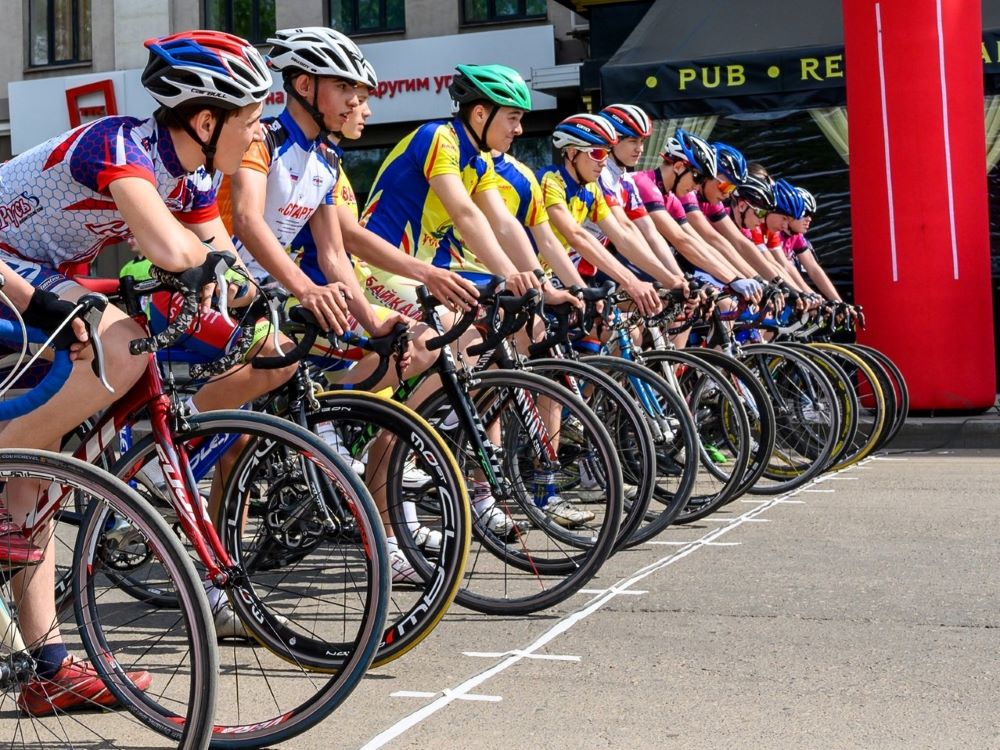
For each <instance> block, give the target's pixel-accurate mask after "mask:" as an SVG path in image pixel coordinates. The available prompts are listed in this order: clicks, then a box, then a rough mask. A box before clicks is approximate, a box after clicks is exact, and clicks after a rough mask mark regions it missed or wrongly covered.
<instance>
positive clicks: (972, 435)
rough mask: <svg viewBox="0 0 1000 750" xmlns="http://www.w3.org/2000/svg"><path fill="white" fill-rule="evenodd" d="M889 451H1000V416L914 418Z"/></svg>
mask: <svg viewBox="0 0 1000 750" xmlns="http://www.w3.org/2000/svg"><path fill="white" fill-rule="evenodd" d="M884 448H887V449H889V450H900V449H902V450H935V449H945V448H979V449H988V448H995V449H996V448H1000V416H998V415H996V414H989V415H979V416H975V417H923V418H920V417H917V418H914V417H911V418H909V419H907V420H906V423H905V424H904V425H903V426H902V427H901V428H900V430H899V433H898V434H897V435H896V437H895V438H893V440H892V442H891V443H889V444H888V445H886V446H884Z"/></svg>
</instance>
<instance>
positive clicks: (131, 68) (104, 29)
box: [0, 0, 587, 163]
mask: <svg viewBox="0 0 1000 750" xmlns="http://www.w3.org/2000/svg"><path fill="white" fill-rule="evenodd" d="M0 7H2V8H3V12H4V17H5V20H6V22H7V23H6V24H5V25H6V27H7V29H8V34H9V39H8V43H6V44H4V45H2V46H0V159H5V158H9V157H10V156H11V155H12V154H16V153H20V152H21V151H24V150H25V149H27V148H30V147H31V146H33V145H35V144H36V143H38V142H40V141H42V140H44V139H45V138H48V137H51V136H52V135H56V134H58V133H60V132H62V131H63V130H66V129H68V128H69V127H71V126H73V125H74V124H76V123H79V122H81V121H86V120H87V119H92V118H94V117H97V116H101V115H103V114H108V113H118V114H126V113H127V114H136V115H145V114H147V113H148V112H151V111H152V109H153V102H152V99H150V98H149V97H148V96H147V95H146V94H145V92H143V91H142V89H141V86H138V74H139V71H140V70H141V68H142V66H143V65H144V64H145V61H146V50H145V49H144V48H143V44H142V43H143V40H145V39H147V38H148V37H150V36H156V35H163V34H169V33H174V32H177V31H181V30H184V29H192V28H213V29H222V30H226V31H231V32H233V33H236V34H239V35H241V36H244V37H247V38H249V39H250V40H251V41H254V42H255V43H260V44H262V45H263V44H264V41H265V40H266V38H267V37H268V36H269V35H270V34H271V33H272V32H273V31H274V30H275V29H276V28H287V27H294V26H310V25H330V26H332V27H334V28H337V29H339V30H342V31H344V32H345V33H347V34H349V35H350V36H352V37H353V38H354V39H356V41H357V42H358V43H359V44H361V45H362V47H363V48H364V49H365V52H366V54H367V55H368V56H369V57H370V58H371V59H372V60H373V62H374V63H375V65H376V69H377V71H378V72H379V76H380V79H381V81H382V84H381V86H380V89H379V92H378V97H377V99H376V100H375V101H374V102H373V105H374V106H373V109H374V110H375V116H374V118H373V120H372V122H371V126H370V127H369V128H368V131H367V132H366V137H365V144H364V146H365V148H364V149H362V153H361V154H359V158H360V159H361V160H362V161H364V162H365V163H367V162H374V161H376V160H377V159H379V158H380V152H384V149H385V148H386V147H388V146H390V145H392V143H394V142H395V141H396V140H398V138H399V137H400V136H402V135H403V134H405V133H406V132H408V130H409V129H411V128H412V127H413V126H414V125H415V124H416V123H418V122H421V121H424V120H427V119H432V118H434V117H444V116H447V115H448V108H447V94H446V88H447V80H448V76H449V75H450V71H451V70H452V69H453V68H454V66H455V65H456V64H458V63H486V62H505V63H507V64H510V65H512V66H513V67H516V68H517V69H518V70H519V71H520V72H521V73H522V75H524V76H525V78H526V79H527V80H528V81H529V83H530V84H531V85H532V88H533V89H534V90H535V91H536V92H538V96H537V97H536V99H537V101H536V105H537V106H538V111H537V112H536V113H534V114H533V116H532V117H530V118H529V119H528V120H527V122H526V130H527V135H528V137H529V139H530V138H531V136H532V135H539V134H542V133H544V131H545V130H546V128H548V129H551V124H552V123H553V122H554V121H556V120H557V119H558V117H559V115H560V114H569V113H570V112H571V111H573V110H575V109H577V108H578V107H579V106H580V104H581V103H580V101H579V67H580V66H579V63H580V62H581V61H582V60H583V59H585V58H586V56H587V47H586V42H585V35H586V33H587V24H586V22H585V21H584V20H583V19H582V18H581V17H580V16H579V15H577V14H576V13H575V12H574V11H573V10H571V9H569V8H567V7H565V6H563V5H559V4H557V3H555V2H549V1H548V0H103V1H101V2H96V1H95V0H58V1H57V0H2V2H0ZM18 31H20V34H18ZM283 101H284V96H283V92H282V91H281V90H280V84H279V85H276V86H275V89H274V91H273V94H272V97H271V98H270V99H269V102H268V110H269V111H274V112H276V111H277V110H279V109H280V107H281V104H282V103H283ZM526 143H528V144H530V140H529V141H527V142H526Z"/></svg>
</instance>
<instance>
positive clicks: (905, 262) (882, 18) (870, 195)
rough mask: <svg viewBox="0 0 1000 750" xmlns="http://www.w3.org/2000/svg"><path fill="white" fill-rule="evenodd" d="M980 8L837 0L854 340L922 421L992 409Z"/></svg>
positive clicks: (945, 2) (954, 2)
mask: <svg viewBox="0 0 1000 750" xmlns="http://www.w3.org/2000/svg"><path fill="white" fill-rule="evenodd" d="M980 2H981V0H908V1H907V2H902V1H901V0H880V1H876V0H843V8H844V42H845V50H844V57H845V62H846V68H847V111H848V116H849V118H850V136H849V137H850V162H851V224H852V227H853V233H854V242H853V245H854V284H855V286H854V288H855V298H856V300H857V301H858V302H859V303H861V304H862V305H864V308H865V314H866V316H867V319H868V329H867V330H866V331H865V332H863V333H862V334H861V340H862V341H863V342H865V343H868V344H871V345H873V346H876V347H878V348H879V349H881V350H883V351H884V352H885V353H886V354H888V355H889V356H890V357H892V359H893V360H895V361H896V362H897V364H898V365H899V366H900V368H901V369H902V371H903V373H904V375H905V376H906V379H907V382H908V383H909V386H910V390H911V396H912V403H911V406H912V408H914V409H918V410H965V411H971V410H981V409H984V408H986V407H989V406H992V404H993V403H994V400H995V398H996V373H995V367H994V352H993V306H992V300H991V289H990V247H989V217H988V208H987V191H986V174H985V164H986V150H985V132H984V131H985V126H984V121H983V67H982V66H983V63H982V57H981V44H982V8H981V6H980Z"/></svg>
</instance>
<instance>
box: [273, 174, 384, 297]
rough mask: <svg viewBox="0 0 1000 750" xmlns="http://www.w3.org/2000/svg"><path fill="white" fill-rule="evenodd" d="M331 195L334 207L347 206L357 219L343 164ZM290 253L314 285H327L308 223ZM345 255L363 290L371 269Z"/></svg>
mask: <svg viewBox="0 0 1000 750" xmlns="http://www.w3.org/2000/svg"><path fill="white" fill-rule="evenodd" d="M332 195H333V204H334V205H335V206H338V207H339V206H347V208H348V209H349V210H350V211H351V213H353V214H354V218H355V219H357V218H358V199H357V196H356V195H355V194H354V187H353V186H352V185H351V181H350V179H349V178H348V177H347V172H346V170H345V169H344V166H343V164H341V165H340V174H339V175H338V177H337V184H336V185H334V186H333V191H332ZM291 252H292V255H293V256H294V257H297V258H298V260H299V267H300V268H301V269H302V271H303V272H304V273H305V274H306V276H308V277H309V278H310V279H311V280H312V282H313V283H314V284H326V283H327V279H326V276H325V275H324V274H323V272H322V271H321V270H320V267H319V258H318V257H317V254H316V240H315V239H313V235H312V230H311V229H310V228H309V224H308V223H307V224H306V225H305V226H304V227H302V229H301V230H300V231H299V233H298V234H297V235H296V236H295V239H293V240H292V243H291ZM347 255H348V257H349V258H351V262H352V263H353V265H354V273H355V275H356V276H357V277H358V283H360V284H361V286H362V288H364V286H365V282H366V281H367V279H368V277H369V276H370V275H371V269H370V268H369V267H368V264H366V263H365V262H364V261H362V260H358V259H357V258H355V257H353V256H352V255H351V253H350V252H349V251H348V253H347Z"/></svg>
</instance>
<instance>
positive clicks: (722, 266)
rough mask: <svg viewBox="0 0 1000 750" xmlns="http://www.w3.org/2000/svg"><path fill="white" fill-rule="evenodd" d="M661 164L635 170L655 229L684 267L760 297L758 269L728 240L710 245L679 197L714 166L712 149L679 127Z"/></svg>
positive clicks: (755, 299) (747, 295) (745, 295)
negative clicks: (671, 247) (697, 228)
mask: <svg viewBox="0 0 1000 750" xmlns="http://www.w3.org/2000/svg"><path fill="white" fill-rule="evenodd" d="M660 159H661V163H660V166H659V167H657V168H655V169H651V170H648V171H644V172H636V173H634V175H633V181H634V182H635V185H636V189H637V190H638V194H639V197H640V199H641V200H642V202H643V205H644V207H645V208H646V211H647V212H648V214H649V217H650V219H651V220H652V222H653V224H654V226H655V227H656V229H657V231H658V232H659V233H660V234H661V235H662V236H663V237H664V239H666V240H667V242H668V243H670V245H671V246H673V247H674V248H675V249H676V250H677V252H678V254H679V256H680V258H679V260H680V261H681V265H682V267H684V268H686V269H689V270H694V271H695V272H696V276H698V277H699V278H701V279H702V280H703V281H708V282H709V283H711V284H713V285H714V286H716V287H717V288H720V289H721V288H722V287H724V286H729V287H731V288H732V289H733V290H734V291H735V292H736V293H738V294H739V295H741V296H742V297H743V298H744V299H746V300H748V301H751V302H758V301H760V296H761V292H762V290H763V286H762V284H761V283H760V280H759V279H757V278H755V276H756V275H757V274H756V270H755V269H754V268H753V266H751V265H750V264H748V263H746V262H745V261H744V260H743V259H742V258H741V257H740V256H739V254H738V253H736V252H735V251H733V249H732V248H731V247H730V246H729V245H728V243H726V244H725V245H724V246H713V245H711V244H709V243H708V242H706V241H705V240H704V239H703V238H702V236H701V235H700V234H699V233H698V232H696V231H695V230H694V228H693V227H692V225H691V223H690V222H689V220H688V214H689V212H688V210H687V208H688V207H687V206H685V205H684V204H683V203H682V202H681V199H680V197H679V196H686V195H688V194H689V193H691V191H693V190H694V189H695V188H696V187H697V186H698V185H699V184H702V183H704V182H706V181H707V180H709V179H710V178H712V176H713V175H715V174H716V173H717V171H718V163H717V161H716V159H715V151H714V150H713V149H712V147H711V146H710V145H709V144H708V143H707V142H705V141H704V140H703V139H701V138H699V137H698V136H695V135H692V134H690V133H688V132H687V131H685V130H683V129H682V128H678V129H677V130H676V131H675V133H674V135H672V136H669V137H668V138H667V139H666V140H665V141H664V144H663V150H662V151H661V152H660Z"/></svg>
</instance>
